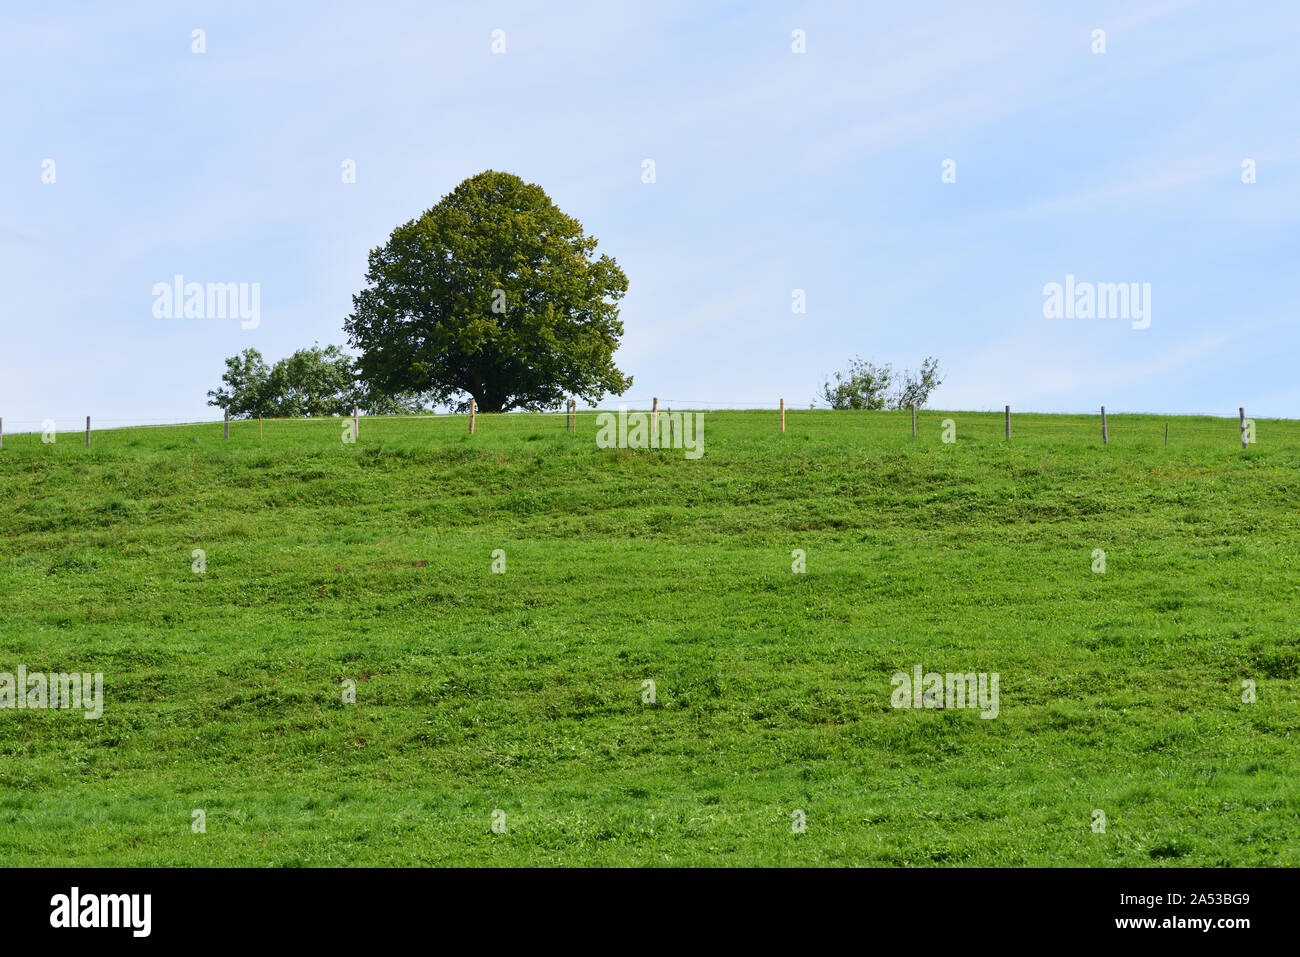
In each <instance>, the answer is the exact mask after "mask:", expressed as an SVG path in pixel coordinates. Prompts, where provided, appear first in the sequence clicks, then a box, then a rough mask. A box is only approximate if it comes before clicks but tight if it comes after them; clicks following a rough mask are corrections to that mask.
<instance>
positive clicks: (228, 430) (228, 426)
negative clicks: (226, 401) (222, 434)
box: [226, 409, 230, 442]
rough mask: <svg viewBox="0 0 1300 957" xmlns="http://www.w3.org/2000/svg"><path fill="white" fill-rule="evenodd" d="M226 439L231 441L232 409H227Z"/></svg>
mask: <svg viewBox="0 0 1300 957" xmlns="http://www.w3.org/2000/svg"><path fill="white" fill-rule="evenodd" d="M226 441H227V442H229V441H230V410H229V409H227V410H226Z"/></svg>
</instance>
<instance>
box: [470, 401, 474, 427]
mask: <svg viewBox="0 0 1300 957" xmlns="http://www.w3.org/2000/svg"><path fill="white" fill-rule="evenodd" d="M469 434H470V435H473V434H474V400H473V399H470V400H469Z"/></svg>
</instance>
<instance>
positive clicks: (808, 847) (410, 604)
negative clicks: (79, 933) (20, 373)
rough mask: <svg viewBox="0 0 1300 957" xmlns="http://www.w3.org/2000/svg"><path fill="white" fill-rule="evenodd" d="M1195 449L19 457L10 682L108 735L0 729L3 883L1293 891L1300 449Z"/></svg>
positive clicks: (845, 427) (116, 446) (763, 436)
mask: <svg viewBox="0 0 1300 957" xmlns="http://www.w3.org/2000/svg"><path fill="white" fill-rule="evenodd" d="M949 417H951V418H953V419H955V421H956V429H957V442H956V443H955V444H951V445H945V444H942V443H941V442H940V422H941V420H942V419H944V418H949ZM1171 421H1172V426H1171V431H1170V444H1169V447H1168V448H1164V447H1163V446H1162V426H1163V423H1164V420H1163V419H1158V418H1154V417H1135V416H1134V417H1130V416H1112V417H1111V419H1110V436H1111V444H1110V445H1109V447H1105V448H1103V447H1102V446H1101V441H1100V439H1101V436H1100V428H1099V423H1098V421H1097V420H1096V419H1095V418H1093V417H1087V418H1085V417H1066V416H1030V415H1023V416H1017V417H1016V418H1015V419H1014V422H1013V436H1012V439H1011V441H1010V442H1009V443H1008V442H1006V441H1005V440H1003V438H1002V428H1003V423H1002V415H1001V413H1000V412H999V413H995V414H974V413H960V412H958V413H944V412H928V413H923V414H922V415H921V416H920V434H919V436H918V438H916V439H911V438H910V436H909V432H910V417H909V416H908V415H907V414H906V413H893V412H880V413H869V414H856V415H849V414H844V413H836V412H795V411H789V412H787V428H788V431H787V433H786V434H785V435H781V434H779V433H778V431H777V424H776V415H775V413H771V412H734V413H709V414H708V415H707V416H706V423H707V424H706V427H705V441H706V453H705V455H704V456H703V457H702V458H700V459H698V460H695V461H691V460H688V459H686V458H684V456H683V455H682V453H681V451H680V450H678V451H636V452H634V451H628V450H617V449H609V450H601V449H597V448H596V447H595V443H594V435H595V431H596V423H595V422H594V420H593V419H592V417H590V416H584V417H583V418H582V419H581V422H580V428H579V434H578V435H576V436H571V435H568V434H566V432H565V431H564V427H563V422H564V419H563V416H541V415H505V416H482V417H480V420H479V432H478V434H476V435H474V436H470V435H468V434H467V429H466V422H465V419H464V417H442V418H433V419H429V418H424V419H418V418H417V419H399V418H394V419H363V420H362V423H361V432H360V439H359V441H358V442H357V443H356V444H353V445H347V444H344V443H343V442H341V441H340V437H339V433H340V429H338V428H336V427H335V426H336V423H331V422H328V421H283V422H273V423H271V422H268V423H267V424H266V428H265V435H264V438H263V439H262V440H261V441H260V443H259V440H258V427H257V424H256V423H247V422H238V423H235V424H234V425H233V426H232V428H231V440H230V442H229V443H223V442H222V441H221V431H222V430H221V425H220V424H219V423H218V424H209V425H201V426H186V427H174V428H173V427H168V428H148V429H127V430H120V431H112V432H99V433H96V434H95V435H94V436H93V439H92V445H91V447H90V448H89V449H87V448H85V447H83V446H82V445H81V443H80V440H79V437H78V436H75V435H68V436H64V437H62V438H61V439H60V441H59V442H58V443H57V444H55V445H42V444H41V442H40V440H39V436H27V435H19V436H15V435H6V436H5V438H4V447H3V449H2V450H0V490H2V491H3V495H0V541H3V543H4V545H3V551H2V552H0V603H2V606H3V608H4V615H3V617H0V648H3V656H2V659H0V671H9V672H12V671H14V670H15V669H16V667H17V666H18V665H19V664H24V665H26V666H27V667H28V668H29V669H31V670H50V671H53V670H72V669H77V670H81V671H102V672H103V673H104V675H105V704H104V716H103V717H102V718H101V719H100V720H98V721H87V720H84V719H83V718H82V717H81V716H80V715H79V714H76V713H69V712H57V711H43V712H38V711H0V863H2V864H5V865H15V864H52V863H68V864H104V865H106V864H236V863H240V864H267V865H359V864H407V865H418V864H432V863H444V864H446V863H453V864H470V863H478V864H512V863H547V864H583V863H599V864H646V865H656V864H659V865H664V864H688V863H694V864H754V863H766V864H785V865H803V864H828V863H829V864H866V865H873V864H875V865H902V864H918V865H936V864H945V865H952V864H965V865H980V864H991V865H1006V864H1079V865H1111V864H1114V865H1168V864H1180V865H1190V864H1205V865H1238V864H1252V865H1277V864H1289V865H1295V864H1297V863H1300V824H1298V823H1297V822H1298V821H1300V748H1297V741H1298V740H1300V711H1298V710H1297V708H1296V700H1297V693H1298V692H1300V646H1298V644H1297V638H1296V616H1295V608H1296V607H1297V601H1298V599H1300V523H1297V521H1296V514H1297V512H1298V511H1300V424H1297V423H1293V422H1269V421H1263V420H1261V421H1260V422H1259V423H1258V438H1259V441H1258V444H1257V445H1254V446H1252V447H1251V448H1250V450H1249V451H1242V450H1241V448H1240V446H1239V442H1238V438H1237V432H1236V429H1237V424H1236V421H1235V420H1210V419H1173V420H1171ZM196 548H201V549H203V550H204V551H205V552H206V562H207V565H206V572H205V573H204V574H201V575H200V574H196V573H194V571H192V561H193V559H192V551H193V550H194V549H196ZM1098 548H1101V549H1104V550H1105V551H1106V557H1107V570H1106V573H1105V574H1104V575H1102V574H1094V573H1092V571H1091V568H1090V566H1091V564H1092V563H1093V557H1092V553H1093V550H1094V549H1098ZM497 549H501V550H503V551H504V553H505V556H506V570H505V573H504V574H495V573H493V571H492V562H493V557H492V553H493V551H494V550H497ZM795 549H802V550H804V551H805V552H806V556H807V572H806V573H805V574H794V573H792V571H791V566H792V561H791V553H792V551H793V550H795ZM916 664H920V665H923V666H924V667H925V668H927V669H933V670H936V671H940V672H943V671H963V672H964V671H987V672H998V673H999V674H1000V676H1001V705H1000V714H999V716H998V717H997V718H996V719H994V720H991V721H986V720H983V719H981V718H980V717H979V716H978V714H977V713H976V712H974V711H959V710H947V711H931V710H916V711H913V710H896V709H893V708H891V707H890V691H891V685H890V677H891V675H892V674H893V673H894V672H895V671H898V670H904V671H906V670H907V669H910V668H911V667H913V666H914V665H916ZM647 680H652V681H654V682H655V683H656V687H657V701H656V702H655V703H654V704H643V702H642V694H643V682H645V681H647ZM1244 680H1253V681H1255V682H1257V693H1258V701H1257V702H1256V703H1254V704H1247V703H1243V701H1242V682H1243V681H1244ZM347 681H354V682H355V683H356V702H355V703H354V704H345V703H343V701H342V697H341V694H342V689H343V688H344V687H345V685H344V683H345V682H347ZM195 809H202V810H204V811H206V815H207V832H206V833H205V834H195V833H192V832H191V820H192V817H191V815H192V811H193V810H195ZM498 809H499V810H501V811H503V812H504V813H505V823H506V831H505V833H502V834H494V833H493V832H492V827H491V825H492V813H493V811H494V810H498ZM1095 809H1101V810H1104V811H1105V813H1106V815H1107V829H1106V833H1104V834H1097V833H1093V831H1092V829H1091V823H1092V812H1093V811H1094V810H1095ZM795 810H802V811H804V812H805V813H806V815H807V832H806V833H804V834H793V833H792V828H791V820H792V814H793V812H794V811H795Z"/></svg>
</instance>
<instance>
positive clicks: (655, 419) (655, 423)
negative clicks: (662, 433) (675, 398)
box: [650, 396, 659, 448]
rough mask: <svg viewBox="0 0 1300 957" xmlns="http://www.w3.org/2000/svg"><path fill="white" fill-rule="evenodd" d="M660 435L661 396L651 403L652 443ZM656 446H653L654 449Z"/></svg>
mask: <svg viewBox="0 0 1300 957" xmlns="http://www.w3.org/2000/svg"><path fill="white" fill-rule="evenodd" d="M658 434H659V396H655V398H654V401H653V402H652V403H650V441H651V442H653V441H654V440H655V436H656V435H658ZM653 447H654V446H651V448H653Z"/></svg>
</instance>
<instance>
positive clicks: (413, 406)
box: [208, 345, 425, 418]
mask: <svg viewBox="0 0 1300 957" xmlns="http://www.w3.org/2000/svg"><path fill="white" fill-rule="evenodd" d="M221 381H222V382H224V383H225V385H223V386H221V387H220V388H218V389H215V390H212V391H209V392H208V405H215V406H217V407H218V408H220V409H224V410H226V411H228V412H229V413H230V414H231V415H232V416H234V417H235V418H251V417H253V416H256V415H265V416H271V417H274V418H295V417H299V416H329V415H351V414H352V410H353V409H354V408H361V409H363V410H365V411H366V412H368V413H370V414H372V415H396V414H402V413H412V412H420V411H422V410H423V409H424V408H425V404H424V401H423V400H422V399H421V397H420V396H418V395H413V394H410V393H397V394H384V393H381V392H379V391H378V390H376V389H374V388H373V387H372V386H371V385H370V383H368V382H366V381H365V380H363V379H362V378H361V377H360V375H359V374H358V372H357V369H356V364H355V361H354V360H353V358H352V357H351V356H349V355H348V354H347V353H345V352H344V351H343V350H342V349H340V348H339V347H338V346H325V348H323V349H322V348H321V347H320V346H319V345H314V346H312V347H311V348H309V349H299V350H298V351H297V352H295V353H294V354H293V355H291V356H287V357H286V358H284V359H281V360H279V361H278V362H276V363H275V365H273V366H268V365H267V364H266V360H265V359H263V358H262V354H261V353H260V352H258V351H257V350H256V349H245V350H244V351H243V352H241V353H240V354H239V355H236V356H230V357H228V358H227V359H226V371H225V372H224V373H222V376H221Z"/></svg>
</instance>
